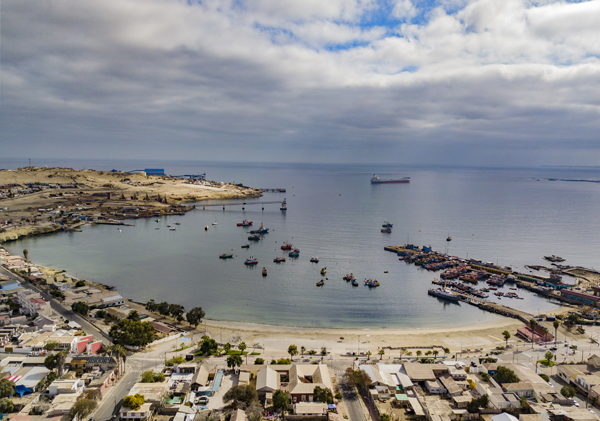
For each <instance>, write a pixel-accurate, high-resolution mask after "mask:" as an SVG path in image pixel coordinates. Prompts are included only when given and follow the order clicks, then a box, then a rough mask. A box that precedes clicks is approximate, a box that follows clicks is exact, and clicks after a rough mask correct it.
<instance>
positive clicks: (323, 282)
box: [317, 280, 325, 287]
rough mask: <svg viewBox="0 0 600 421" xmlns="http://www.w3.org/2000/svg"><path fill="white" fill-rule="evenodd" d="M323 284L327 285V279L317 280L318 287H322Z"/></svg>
mask: <svg viewBox="0 0 600 421" xmlns="http://www.w3.org/2000/svg"><path fill="white" fill-rule="evenodd" d="M323 285H325V281H323V280H320V281H319V282H317V286H318V287H322V286H323Z"/></svg>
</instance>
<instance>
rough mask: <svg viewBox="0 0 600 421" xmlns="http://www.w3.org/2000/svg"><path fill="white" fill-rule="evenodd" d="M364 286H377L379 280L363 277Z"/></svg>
mask: <svg viewBox="0 0 600 421" xmlns="http://www.w3.org/2000/svg"><path fill="white" fill-rule="evenodd" d="M365 286H366V287H369V288H375V287H378V286H379V281H378V280H377V279H365Z"/></svg>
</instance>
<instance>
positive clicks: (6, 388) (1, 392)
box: [0, 377, 15, 398]
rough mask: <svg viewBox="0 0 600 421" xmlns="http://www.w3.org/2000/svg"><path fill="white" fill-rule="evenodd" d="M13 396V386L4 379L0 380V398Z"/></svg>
mask: <svg viewBox="0 0 600 421" xmlns="http://www.w3.org/2000/svg"><path fill="white" fill-rule="evenodd" d="M14 394H15V384H14V383H13V382H11V381H10V380H8V379H7V378H6V377H5V378H3V379H0V398H8V397H9V396H13V395H14Z"/></svg>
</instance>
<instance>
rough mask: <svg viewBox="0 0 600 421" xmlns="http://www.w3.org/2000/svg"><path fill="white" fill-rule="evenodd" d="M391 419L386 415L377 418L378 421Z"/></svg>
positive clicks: (389, 420)
mask: <svg viewBox="0 0 600 421" xmlns="http://www.w3.org/2000/svg"><path fill="white" fill-rule="evenodd" d="M391 420H392V419H391V418H390V416H389V415H388V414H386V413H383V414H381V415H380V416H379V421H391Z"/></svg>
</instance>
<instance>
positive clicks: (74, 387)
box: [48, 379, 85, 396]
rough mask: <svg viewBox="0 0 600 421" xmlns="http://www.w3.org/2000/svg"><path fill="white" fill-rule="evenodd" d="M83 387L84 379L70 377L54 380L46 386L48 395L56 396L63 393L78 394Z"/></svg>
mask: <svg viewBox="0 0 600 421" xmlns="http://www.w3.org/2000/svg"><path fill="white" fill-rule="evenodd" d="M84 387H85V381H83V380H82V379H71V380H54V381H53V382H52V383H50V386H49V387H48V392H49V393H50V396H56V395H59V394H63V393H76V394H80V393H81V392H83V389H84Z"/></svg>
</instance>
